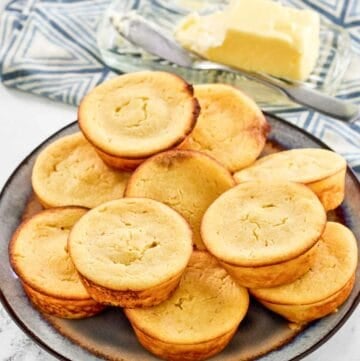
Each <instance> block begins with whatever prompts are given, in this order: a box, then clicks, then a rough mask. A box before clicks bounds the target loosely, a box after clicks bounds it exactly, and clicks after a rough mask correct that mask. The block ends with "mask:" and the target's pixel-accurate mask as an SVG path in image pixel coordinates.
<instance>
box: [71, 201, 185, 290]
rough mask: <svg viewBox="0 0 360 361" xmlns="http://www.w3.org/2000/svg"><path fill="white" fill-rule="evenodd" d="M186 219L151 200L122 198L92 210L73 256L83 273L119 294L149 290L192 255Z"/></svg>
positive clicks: (74, 239) (74, 236) (76, 233)
mask: <svg viewBox="0 0 360 361" xmlns="http://www.w3.org/2000/svg"><path fill="white" fill-rule="evenodd" d="M191 238H192V234H191V230H190V227H189V225H188V224H187V222H186V221H185V220H184V218H183V217H182V216H181V215H180V214H178V213H177V212H176V211H174V210H173V209H171V208H170V207H168V206H166V205H164V204H162V203H160V202H156V201H154V200H151V199H145V198H122V199H119V200H115V201H111V202H107V203H103V204H102V205H100V206H98V207H96V208H94V209H92V210H91V211H89V212H88V213H87V214H86V215H85V216H84V217H82V218H81V220H80V221H79V222H78V223H77V224H76V225H75V227H74V228H73V229H72V231H71V234H70V236H69V252H70V255H71V258H72V260H73V262H74V264H75V266H76V268H77V270H78V271H79V272H80V273H81V274H82V275H83V276H84V277H86V278H87V279H89V280H90V281H92V282H94V283H96V284H98V285H100V286H103V287H106V288H109V289H113V290H134V291H139V290H144V289H148V288H150V287H153V286H156V285H159V284H160V283H163V282H165V281H167V280H169V279H170V278H172V277H174V276H177V275H178V274H179V272H182V271H183V269H184V268H185V266H186V265H187V263H188V261H189V259H190V256H191V251H192V241H191Z"/></svg>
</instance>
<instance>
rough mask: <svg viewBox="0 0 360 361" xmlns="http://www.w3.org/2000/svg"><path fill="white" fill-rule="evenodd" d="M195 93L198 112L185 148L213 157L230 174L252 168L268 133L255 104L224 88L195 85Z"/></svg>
mask: <svg viewBox="0 0 360 361" xmlns="http://www.w3.org/2000/svg"><path fill="white" fill-rule="evenodd" d="M194 91H195V96H196V98H197V99H198V101H199V103H200V107H201V112H200V116H199V118H198V121H197V123H196V126H195V129H194V131H193V132H192V133H191V135H190V137H189V138H188V140H187V142H186V146H185V148H187V149H194V150H199V151H202V152H205V153H207V154H209V155H211V156H213V157H214V158H215V159H217V160H218V161H219V162H220V163H222V164H224V165H225V166H226V167H227V168H228V169H229V170H230V172H234V171H236V170H238V169H241V168H244V167H247V166H249V165H250V164H252V163H253V162H254V161H255V160H256V158H257V157H258V156H259V155H260V153H261V151H262V149H263V148H264V146H265V141H266V136H267V133H268V132H269V130H270V125H269V124H268V123H267V121H266V119H265V117H264V115H263V114H262V112H261V110H260V109H259V107H258V106H257V105H256V103H255V102H254V101H253V100H252V99H251V98H249V97H248V96H247V95H245V94H244V93H243V92H241V91H240V90H238V89H236V88H234V87H232V86H229V85H225V84H204V85H196V86H195V87H194Z"/></svg>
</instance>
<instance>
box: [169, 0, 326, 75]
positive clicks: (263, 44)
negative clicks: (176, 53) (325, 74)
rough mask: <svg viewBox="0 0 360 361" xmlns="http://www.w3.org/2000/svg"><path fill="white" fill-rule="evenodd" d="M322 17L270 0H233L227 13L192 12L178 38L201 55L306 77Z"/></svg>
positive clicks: (315, 52)
mask: <svg viewBox="0 0 360 361" xmlns="http://www.w3.org/2000/svg"><path fill="white" fill-rule="evenodd" d="M319 28H320V20H319V15H318V14H317V13H316V12H314V11H312V10H299V9H295V8H291V7H285V6H283V5H282V4H280V3H278V2H275V1H272V0H233V1H231V2H230V4H229V5H228V7H227V8H225V10H223V11H219V12H215V13H212V14H210V15H205V16H200V15H198V14H190V15H188V16H187V17H186V18H185V19H183V21H182V22H181V23H180V24H179V25H178V27H177V28H176V31H175V37H176V39H177V41H178V42H179V43H180V44H181V45H182V46H183V47H185V48H186V49H189V50H191V51H193V52H195V53H198V54H199V55H201V56H203V57H205V58H207V59H209V60H212V61H215V62H218V63H223V64H227V65H231V66H233V67H236V68H242V69H245V70H249V71H257V72H264V73H268V74H271V75H274V76H277V77H281V78H287V79H291V80H305V79H306V78H308V76H309V74H310V73H311V71H312V70H313V68H314V66H315V63H316V60H317V57H318V51H319Z"/></svg>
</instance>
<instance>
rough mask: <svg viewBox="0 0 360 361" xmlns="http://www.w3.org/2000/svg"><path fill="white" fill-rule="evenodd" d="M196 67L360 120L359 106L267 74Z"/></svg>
mask: <svg viewBox="0 0 360 361" xmlns="http://www.w3.org/2000/svg"><path fill="white" fill-rule="evenodd" d="M196 65H197V68H202V69H217V70H223V71H228V72H231V73H235V74H241V75H244V76H245V77H247V78H249V79H252V80H255V81H258V82H260V83H262V84H264V85H266V86H269V87H271V88H273V89H276V90H279V91H280V92H282V93H283V94H285V95H286V96H287V97H288V98H289V99H291V100H292V101H293V102H295V103H297V104H300V105H303V106H305V107H307V108H310V109H313V110H315V111H317V112H319V113H322V114H326V115H329V116H330V117H333V118H336V119H339V120H342V121H345V122H355V121H356V120H359V119H360V107H359V106H358V105H355V104H353V103H350V102H348V101H344V100H341V99H338V98H335V97H332V96H329V95H326V94H324V93H321V92H319V91H317V90H314V89H311V88H308V87H305V86H303V85H298V84H295V83H291V82H287V81H285V80H284V81H283V80H280V79H276V78H273V77H270V76H268V75H266V74H261V73H252V72H248V71H245V70H242V69H235V68H232V67H229V66H226V65H222V64H218V63H213V62H209V61H200V62H197V64H196Z"/></svg>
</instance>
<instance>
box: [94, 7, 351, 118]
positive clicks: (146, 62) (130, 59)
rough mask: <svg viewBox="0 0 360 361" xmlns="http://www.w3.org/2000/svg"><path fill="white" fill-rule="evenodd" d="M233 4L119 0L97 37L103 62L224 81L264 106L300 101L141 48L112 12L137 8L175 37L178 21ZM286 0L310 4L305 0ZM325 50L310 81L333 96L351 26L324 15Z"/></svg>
mask: <svg viewBox="0 0 360 361" xmlns="http://www.w3.org/2000/svg"><path fill="white" fill-rule="evenodd" d="M227 3H228V1H226V0H208V1H203V0H171V1H168V0H115V1H113V2H112V3H111V4H110V6H109V8H108V9H107V11H106V12H105V14H104V16H103V18H102V19H101V21H100V24H99V28H98V33H97V41H98V46H99V49H100V52H101V55H102V58H103V60H104V62H105V63H106V64H107V65H108V66H109V67H110V68H113V69H115V70H117V71H120V72H132V71H139V70H144V69H154V70H164V71H171V72H175V73H177V74H179V75H180V76H182V77H184V78H185V79H186V80H187V81H189V82H191V83H212V82H216V83H218V82H223V83H229V84H232V85H235V86H237V87H239V88H241V89H243V90H244V91H245V92H247V93H248V94H249V95H250V96H252V97H253V98H254V99H255V100H256V101H257V102H258V103H259V105H260V106H261V107H262V108H263V109H264V110H270V111H275V110H280V109H286V108H294V107H296V105H295V104H294V103H292V102H291V101H289V100H288V99H287V98H286V97H285V96H284V95H282V94H281V93H280V92H278V91H276V90H274V89H271V88H269V87H267V86H264V85H262V84H259V83H257V82H255V81H253V80H250V79H248V78H246V77H244V76H243V75H240V74H233V73H228V72H224V71H215V70H194V69H187V68H182V67H179V66H177V65H174V64H172V63H170V62H168V61H166V60H163V59H160V58H158V57H156V56H153V55H151V54H149V53H146V52H145V51H143V50H142V49H139V48H137V47H135V46H133V45H132V44H130V43H129V42H128V41H126V40H125V39H124V38H122V37H121V36H120V35H119V34H118V33H117V31H116V30H115V28H114V27H113V25H112V23H111V20H110V17H111V14H113V13H114V12H115V13H118V14H126V13H128V12H129V11H132V12H134V11H135V12H136V13H137V14H138V15H141V16H143V17H145V18H146V20H147V21H149V22H153V23H154V24H156V26H158V27H160V28H161V29H163V31H164V33H165V34H167V35H169V36H172V34H173V32H174V28H175V26H176V24H178V22H179V21H180V20H181V19H182V18H183V17H184V16H186V15H187V14H189V13H191V12H194V11H197V12H199V13H200V14H204V13H210V12H213V11H216V10H218V9H220V8H221V7H223V6H225V5H226V4H227ZM282 3H285V4H289V5H291V6H298V7H303V8H304V7H306V5H305V4H304V3H302V2H301V1H296V3H295V4H294V1H292V0H286V1H282ZM320 44H321V45H320V52H319V58H318V61H317V64H316V66H315V69H314V71H313V72H312V74H311V75H310V77H309V79H308V80H307V81H306V83H305V84H306V85H307V86H309V87H311V88H314V89H317V90H320V91H322V92H324V93H326V94H329V95H333V94H335V93H336V90H337V87H338V85H339V83H340V82H341V80H342V77H343V75H344V73H345V71H346V68H347V66H348V63H349V59H350V37H349V34H348V33H347V31H346V30H344V29H342V28H340V27H338V26H335V25H333V24H331V23H330V22H329V21H327V20H326V19H324V18H322V19H321V28H320Z"/></svg>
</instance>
